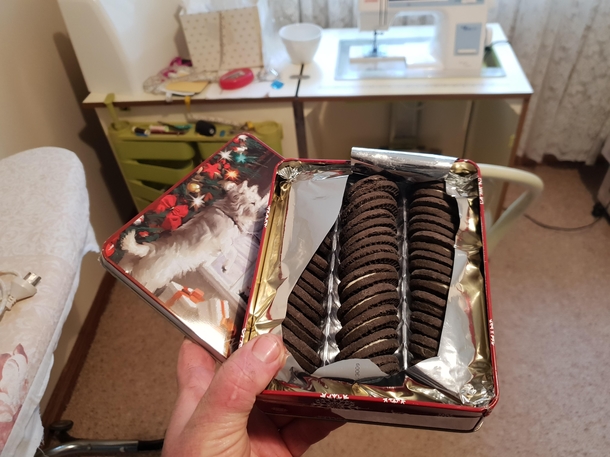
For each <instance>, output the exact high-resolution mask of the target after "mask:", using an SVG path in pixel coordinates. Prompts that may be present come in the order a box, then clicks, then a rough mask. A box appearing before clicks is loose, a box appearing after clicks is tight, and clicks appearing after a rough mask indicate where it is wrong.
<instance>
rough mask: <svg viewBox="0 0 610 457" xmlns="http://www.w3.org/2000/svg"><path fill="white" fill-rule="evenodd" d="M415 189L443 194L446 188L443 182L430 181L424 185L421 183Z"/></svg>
mask: <svg viewBox="0 0 610 457" xmlns="http://www.w3.org/2000/svg"><path fill="white" fill-rule="evenodd" d="M417 189H418V190H419V189H437V190H442V191H443V192H445V189H446V186H445V183H444V182H441V181H430V182H426V183H421V184H420V185H419V186H418V187H417Z"/></svg>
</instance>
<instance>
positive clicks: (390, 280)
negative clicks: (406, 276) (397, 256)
mask: <svg viewBox="0 0 610 457" xmlns="http://www.w3.org/2000/svg"><path fill="white" fill-rule="evenodd" d="M381 283H384V284H391V285H393V286H394V287H398V273H397V272H396V271H393V272H381V273H371V274H370V275H368V276H365V277H362V278H359V279H357V280H354V281H352V282H351V283H349V284H348V285H347V286H345V289H343V292H342V293H341V294H340V298H341V300H348V299H349V298H350V297H353V296H354V295H356V294H358V292H360V291H361V290H363V289H366V288H368V287H372V286H374V285H375V284H381Z"/></svg>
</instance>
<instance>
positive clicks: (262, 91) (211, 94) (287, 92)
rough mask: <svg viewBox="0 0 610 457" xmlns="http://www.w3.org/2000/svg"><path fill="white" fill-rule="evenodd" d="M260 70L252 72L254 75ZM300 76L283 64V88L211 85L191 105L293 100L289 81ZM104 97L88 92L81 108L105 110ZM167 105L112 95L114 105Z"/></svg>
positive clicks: (293, 84) (153, 98) (157, 99)
mask: <svg viewBox="0 0 610 457" xmlns="http://www.w3.org/2000/svg"><path fill="white" fill-rule="evenodd" d="M258 70H259V69H256V68H255V69H253V71H254V74H255V75H256V73H257V72H258ZM300 73H301V66H300V65H292V64H288V65H286V66H285V67H284V68H283V69H282V70H281V71H280V80H281V81H282V82H283V83H284V86H283V87H281V88H280V89H273V88H272V87H271V81H262V82H261V81H256V79H255V81H254V82H253V83H251V84H249V85H248V86H246V87H242V88H241V89H236V90H223V89H221V88H220V86H219V85H218V83H211V84H209V85H208V87H206V88H205V89H204V90H203V91H202V92H201V93H199V94H197V95H194V96H193V97H192V98H191V101H192V103H194V104H196V103H214V102H220V103H222V102H228V103H231V102H234V101H236V100H239V101H240V102H243V101H251V102H260V101H262V100H265V99H272V100H281V99H286V100H292V99H293V98H295V96H296V93H297V87H298V83H299V81H298V79H294V78H291V76H292V75H296V76H298V75H299V74H300ZM106 95H107V94H103V93H90V94H89V96H88V97H87V98H86V99H85V100H84V101H83V106H85V107H87V108H102V107H104V99H105V98H106ZM182 100H183V98H182V97H174V98H173V101H172V103H178V104H181V103H182ZM163 104H166V101H165V97H163V96H162V95H154V94H149V93H146V92H144V91H142V92H141V93H138V94H120V93H117V94H115V105H116V106H119V107H121V106H142V105H163Z"/></svg>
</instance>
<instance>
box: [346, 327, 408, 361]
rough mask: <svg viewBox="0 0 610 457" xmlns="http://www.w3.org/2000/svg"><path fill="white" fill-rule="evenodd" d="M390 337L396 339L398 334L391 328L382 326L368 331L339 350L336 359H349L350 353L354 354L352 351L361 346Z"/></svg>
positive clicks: (389, 338)
mask: <svg viewBox="0 0 610 457" xmlns="http://www.w3.org/2000/svg"><path fill="white" fill-rule="evenodd" d="M391 339H395V340H398V334H397V333H396V330H394V329H392V328H384V329H381V330H379V331H377V332H374V333H370V334H369V335H366V336H363V337H361V338H358V339H357V340H356V341H354V342H353V343H351V344H349V345H348V346H345V347H344V348H343V349H341V351H340V352H339V355H338V356H337V359H338V360H343V359H349V358H350V357H351V356H352V354H354V352H356V351H358V350H360V349H362V348H363V347H365V346H367V345H368V344H370V343H372V342H374V341H377V340H391Z"/></svg>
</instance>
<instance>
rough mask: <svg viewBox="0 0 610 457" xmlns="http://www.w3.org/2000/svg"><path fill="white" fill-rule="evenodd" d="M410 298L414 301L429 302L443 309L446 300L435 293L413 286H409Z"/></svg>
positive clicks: (445, 305)
mask: <svg viewBox="0 0 610 457" xmlns="http://www.w3.org/2000/svg"><path fill="white" fill-rule="evenodd" d="M411 298H412V299H413V301H414V302H416V301H419V302H424V303H429V304H431V305H434V306H436V307H437V308H441V309H443V310H444V309H445V308H446V307H447V300H445V299H444V298H441V297H439V296H438V295H436V294H433V293H430V292H426V291H425V290H420V289H416V288H415V287H412V288H411ZM440 317H442V316H440Z"/></svg>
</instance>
